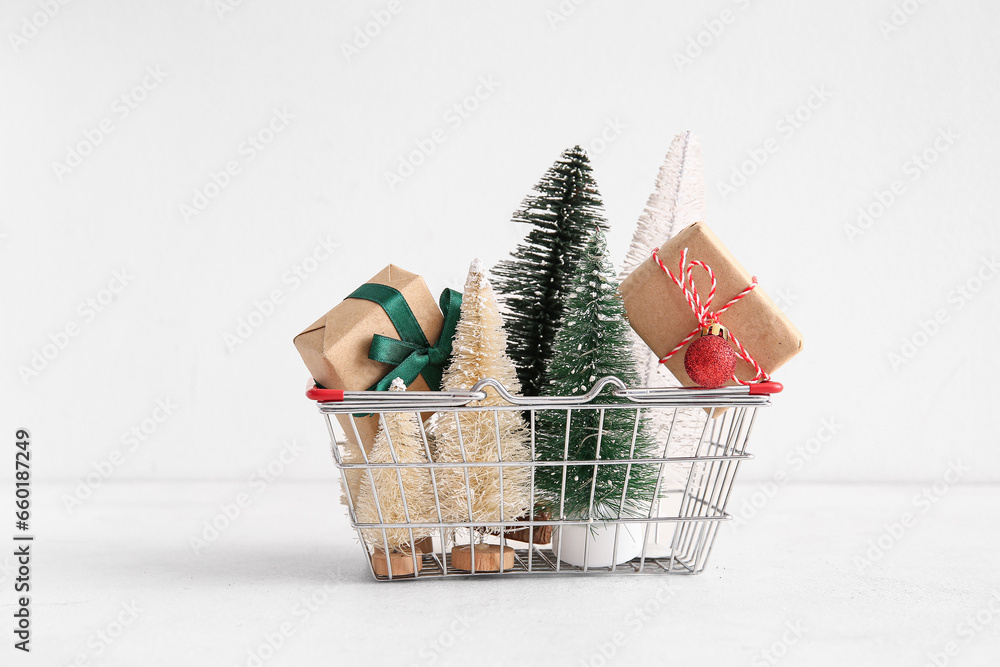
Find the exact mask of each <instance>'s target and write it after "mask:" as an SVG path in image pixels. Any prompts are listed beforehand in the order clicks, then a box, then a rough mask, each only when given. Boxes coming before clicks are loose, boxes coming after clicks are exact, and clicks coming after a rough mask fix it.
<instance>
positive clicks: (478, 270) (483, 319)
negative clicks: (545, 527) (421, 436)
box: [431, 259, 531, 532]
mask: <svg viewBox="0 0 1000 667" xmlns="http://www.w3.org/2000/svg"><path fill="white" fill-rule="evenodd" d="M484 378H493V379H494V380H497V381H499V382H500V383H501V384H503V385H504V386H505V387H506V388H507V389H508V390H509V391H510V392H511V393H515V394H516V393H519V392H520V389H521V386H520V383H519V382H518V380H517V372H516V370H515V368H514V362H513V361H511V359H510V357H508V356H507V336H506V334H505V333H504V329H503V319H502V318H501V316H500V308H499V305H498V304H497V298H496V294H495V293H494V292H493V287H492V286H491V285H490V282H489V280H488V279H487V278H486V273H485V271H484V269H483V265H482V263H481V262H480V261H479V260H478V259H477V260H475V261H473V262H472V266H471V267H469V276H468V279H467V280H466V283H465V293H464V294H463V296H462V316H461V318H460V319H459V321H458V326H457V328H456V331H455V339H454V342H453V343H452V356H451V361H450V362H449V364H448V368H447V369H446V370H445V372H444V376H443V378H442V387H443V389H444V390H445V391H449V390H452V391H455V390H467V389H469V388H470V387H472V386H473V385H474V384H475V383H476V382H478V381H479V380H482V379H484ZM486 393H487V396H486V398H485V399H483V400H481V401H475V402H473V403H471V404H470V406H472V407H480V406H481V407H491V406H498V405H507V403H506V401H504V400H503V398H501V397H500V395H499V394H497V393H496V392H495V391H494V390H493V389H492V388H487V389H486ZM498 435H499V446H498V440H497V438H498ZM431 436H432V446H433V452H434V460H435V461H436V462H450V461H467V462H481V463H488V462H494V461H498V460H499V459H498V456H499V455H500V454H501V453H502V456H503V460H504V461H529V460H530V459H531V446H530V444H529V443H530V436H531V434H530V432H529V431H528V429H527V426H526V425H525V423H524V419H523V418H522V417H521V413H520V412H519V411H516V410H495V411H490V410H484V411H471V412H457V413H447V412H441V413H438V415H437V418H436V421H435V423H434V425H433V426H432V427H431ZM501 471H502V472H501ZM501 475H502V487H503V493H502V497H501ZM467 479H468V484H466V480H467ZM437 485H438V498H439V500H440V501H441V512H442V515H443V517H444V519H445V520H446V521H471V522H479V521H482V522H486V521H490V522H493V521H514V520H515V519H517V518H518V517H519V516H521V515H522V514H524V513H525V512H527V511H528V509H529V507H530V498H531V495H530V494H531V470H530V468H528V467H520V466H503V467H501V466H481V467H471V466H470V467H468V468H459V467H456V468H440V469H438V472H437ZM470 504H471V508H472V516H471V518H470V516H469V508H470ZM491 532H497V531H496V530H495V529H494V530H492V531H491Z"/></svg>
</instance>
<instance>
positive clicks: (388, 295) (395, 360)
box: [347, 283, 462, 391]
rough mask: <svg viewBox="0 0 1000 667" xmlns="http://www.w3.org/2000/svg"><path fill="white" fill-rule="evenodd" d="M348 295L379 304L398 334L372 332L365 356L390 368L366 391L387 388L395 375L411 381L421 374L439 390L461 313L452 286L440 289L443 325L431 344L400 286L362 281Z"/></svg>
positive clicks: (349, 297) (405, 380) (431, 386)
mask: <svg viewBox="0 0 1000 667" xmlns="http://www.w3.org/2000/svg"><path fill="white" fill-rule="evenodd" d="M347 298H348V299H365V300H366V301H372V302H374V303H377V304H378V305H380V306H382V310H384V311H385V314H386V315H388V316H389V320H390V321H391V322H392V325H393V326H394V327H396V333H398V334H399V338H398V339H397V338H389V337H388V336H383V335H381V334H375V335H374V336H372V344H371V347H370V348H369V350H368V358H369V359H371V360H372V361H378V362H381V363H384V364H390V365H392V366H393V369H392V370H391V371H389V373H387V374H386V376H385V377H383V378H382V379H381V380H379V381H378V382H376V383H375V384H373V385H372V386H371V387H369V388H368V391H386V390H388V389H389V385H391V384H392V381H393V380H394V379H396V378H402V380H403V382H404V383H406V384H407V385H410V384H411V383H412V382H413V381H414V380H416V379H417V376H418V375H423V377H424V380H425V381H426V382H427V385H428V386H429V387H430V388H431V390H432V391H440V389H441V375H442V373H443V370H444V364H445V363H446V362H447V361H448V357H449V356H450V355H451V343H452V339H453V338H454V337H455V327H456V326H457V325H458V319H459V316H460V315H461V309H462V295H461V294H459V293H458V292H456V291H455V290H453V289H445V290H444V291H443V292H441V298H440V299H439V300H438V303H439V305H440V306H441V312H442V313H444V327H443V328H442V329H441V336H440V337H438V340H437V342H436V343H434V344H433V345H431V344H430V343H429V342H428V340H427V336H425V335H424V331H423V329H421V328H420V323H419V322H417V318H416V316H415V315H414V314H413V311H412V310H411V309H410V305H409V304H408V303H406V298H405V297H403V295H402V294H401V293H400V292H399V290H397V289H395V288H393V287H389V286H388V285H379V284H377V283H365V284H364V285H362V286H361V287H359V288H358V289H356V290H354V292H352V293H351V294H350V295H349V296H348V297H347Z"/></svg>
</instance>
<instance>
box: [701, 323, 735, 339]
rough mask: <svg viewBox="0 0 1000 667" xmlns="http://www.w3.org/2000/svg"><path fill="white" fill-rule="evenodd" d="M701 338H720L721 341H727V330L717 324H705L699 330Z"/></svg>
mask: <svg viewBox="0 0 1000 667" xmlns="http://www.w3.org/2000/svg"><path fill="white" fill-rule="evenodd" d="M701 335H702V336H721V337H722V340H729V329H727V328H726V327H725V326H724V325H722V324H720V323H718V322H712V323H710V324H706V325H705V326H703V327H702V328H701Z"/></svg>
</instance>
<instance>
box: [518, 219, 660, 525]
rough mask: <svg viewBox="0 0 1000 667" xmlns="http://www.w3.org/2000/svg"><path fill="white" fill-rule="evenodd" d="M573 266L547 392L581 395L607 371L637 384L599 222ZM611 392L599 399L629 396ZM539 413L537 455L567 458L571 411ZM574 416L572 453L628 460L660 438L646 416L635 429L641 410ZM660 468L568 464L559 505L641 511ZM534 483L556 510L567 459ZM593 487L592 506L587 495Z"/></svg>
mask: <svg viewBox="0 0 1000 667" xmlns="http://www.w3.org/2000/svg"><path fill="white" fill-rule="evenodd" d="M572 268H573V269H574V271H573V275H572V288H571V290H570V292H569V296H568V299H567V302H566V312H565V315H564V317H563V324H562V326H561V327H560V329H559V332H558V333H557V334H556V336H555V340H554V343H553V357H552V360H551V362H550V363H549V365H548V368H547V370H546V373H545V376H544V378H543V386H542V388H543V394H544V395H551V396H556V395H573V394H581V393H584V392H586V391H588V390H589V389H590V388H591V387H592V386H593V385H594V382H596V381H597V380H599V379H600V378H602V377H604V376H606V375H614V376H617V377H618V378H619V379H621V380H622V381H623V382H625V384H626V385H628V386H635V385H636V381H637V376H636V363H635V357H634V355H633V352H632V344H631V338H630V337H629V326H628V323H627V322H626V321H625V307H624V304H623V303H622V298H621V294H620V293H619V291H618V283H617V282H616V281H615V279H614V269H613V268H612V266H611V262H610V261H608V258H607V242H606V241H605V238H604V233H603V231H602V230H601V229H596V230H595V231H594V233H593V234H592V235H591V237H590V240H589V241H588V243H587V245H586V247H585V250H584V252H583V254H582V256H581V258H580V259H579V260H578V261H577V262H576V263H575V265H574V266H573V267H572ZM610 392H611V388H610V387H609V388H608V390H607V392H606V393H605V394H602V395H601V396H600V398H599V401H600V402H601V403H626V402H627V400H626V399H623V398H616V397H615V396H612V395H610ZM637 409H638V408H637ZM537 414H538V416H537V421H536V429H537V430H536V450H535V451H536V456H537V458H538V459H539V460H542V461H562V460H563V457H564V453H565V452H566V451H567V450H566V447H567V445H566V419H567V413H566V411H565V410H541V411H539V412H538V413H537ZM569 419H570V428H569V446H568V459H569V460H604V459H629V458H642V457H649V456H654V455H655V453H654V449H655V441H654V439H653V437H652V435H651V434H650V432H649V427H648V419H647V418H646V417H640V419H639V426H638V430H636V423H635V420H636V410H629V409H624V408H609V409H605V411H604V421H603V426H602V424H601V417H600V411H599V410H596V409H579V410H573V411H572V413H571V416H570V417H569ZM599 432H600V433H601V434H602V435H601V437H600V452H598V449H597V446H598V433H599ZM633 434H635V446H634V450H633V445H632V437H633ZM595 467H596V468H597V471H596V482H595V470H594V469H595ZM658 468H659V466H658V465H656V464H632V465H627V464H606V465H598V466H594V465H570V466H567V467H566V476H565V500H564V504H563V506H562V508H561V509H562V511H563V514H564V515H565V516H567V517H577V518H594V519H616V518H619V517H620V516H638V515H640V514H641V513H643V512H646V511H648V509H649V503H650V501H651V499H652V497H653V493H654V491H655V487H656V478H657V473H658ZM626 476H627V477H628V481H627V486H626ZM535 487H536V490H537V491H536V492H537V493H539V495H541V497H542V498H543V499H544V501H545V502H546V504H547V505H548V509H549V511H551V512H552V514H553V516H558V514H559V511H560V492H561V490H562V488H563V466H539V467H538V469H537V470H536V473H535ZM592 488H593V494H594V500H593V506H591V502H590V497H591V489H592ZM623 492H624V494H625V502H624V504H623V503H622V493H623Z"/></svg>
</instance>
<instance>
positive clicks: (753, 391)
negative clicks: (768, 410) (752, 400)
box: [749, 380, 785, 396]
mask: <svg viewBox="0 0 1000 667" xmlns="http://www.w3.org/2000/svg"><path fill="white" fill-rule="evenodd" d="M749 387H750V395H751V396H759V395H761V394H768V395H770V394H780V393H781V390H782V389H784V388H785V387H784V385H782V384H781V383H780V382H774V381H773V380H772V381H771V382H758V383H756V384H751V385H749Z"/></svg>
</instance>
